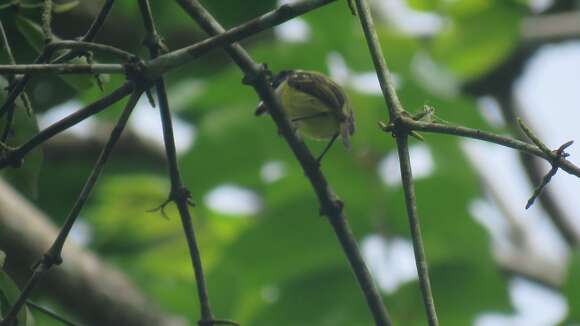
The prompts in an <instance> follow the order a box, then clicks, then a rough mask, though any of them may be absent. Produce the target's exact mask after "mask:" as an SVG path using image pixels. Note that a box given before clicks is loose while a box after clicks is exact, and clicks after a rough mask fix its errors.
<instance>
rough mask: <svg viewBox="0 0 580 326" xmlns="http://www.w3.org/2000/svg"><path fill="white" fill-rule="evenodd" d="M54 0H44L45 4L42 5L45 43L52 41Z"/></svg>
mask: <svg viewBox="0 0 580 326" xmlns="http://www.w3.org/2000/svg"><path fill="white" fill-rule="evenodd" d="M52 5H53V3H52V0H44V5H43V6H42V18H41V19H42V34H43V36H44V43H45V44H49V43H50V42H52V39H53V35H52V28H51V26H50V25H51V24H52Z"/></svg>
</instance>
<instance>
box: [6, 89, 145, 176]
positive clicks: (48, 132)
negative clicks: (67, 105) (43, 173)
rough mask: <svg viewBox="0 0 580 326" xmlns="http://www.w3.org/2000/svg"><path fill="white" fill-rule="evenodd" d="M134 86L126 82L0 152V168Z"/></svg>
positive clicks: (10, 163)
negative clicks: (25, 139)
mask: <svg viewBox="0 0 580 326" xmlns="http://www.w3.org/2000/svg"><path fill="white" fill-rule="evenodd" d="M134 89H135V86H134V85H133V83H132V82H127V83H125V84H124V85H123V86H121V87H119V88H118V89H117V90H115V91H114V92H112V93H111V94H109V95H107V96H105V97H103V98H100V99H99V100H97V101H95V102H93V103H91V104H89V105H88V106H86V107H84V108H82V109H80V110H78V111H77V112H75V113H73V114H71V115H69V116H67V117H66V118H63V119H62V120H60V121H58V122H55V123H54V124H52V125H50V126H49V127H47V128H46V129H44V130H42V131H40V132H39V133H38V134H36V135H35V136H34V137H32V138H31V139H30V140H29V141H27V142H26V143H24V144H22V145H20V146H19V147H17V148H15V149H13V150H8V151H7V152H6V153H2V152H0V169H2V168H4V167H6V166H19V165H20V164H21V162H22V159H23V158H24V157H25V156H26V154H28V153H29V152H30V151H31V150H33V149H34V148H36V147H37V146H39V145H41V144H42V143H44V142H45V141H47V140H48V139H50V138H52V137H54V136H55V135H57V134H59V133H61V132H62V131H64V130H66V129H68V128H70V127H72V126H74V125H76V124H77V123H79V122H81V121H83V120H84V119H86V118H88V117H90V116H92V115H95V114H97V113H99V112H101V111H103V110H105V109H106V108H108V107H109V106H111V105H113V104H114V103H116V102H118V101H120V100H121V99H123V98H124V97H125V96H127V95H129V94H130V93H131V92H133V91H134Z"/></svg>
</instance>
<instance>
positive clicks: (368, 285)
mask: <svg viewBox="0 0 580 326" xmlns="http://www.w3.org/2000/svg"><path fill="white" fill-rule="evenodd" d="M177 2H178V3H179V5H180V6H181V7H182V8H183V9H184V10H185V11H186V12H187V13H188V14H189V15H190V16H191V17H192V18H193V19H194V20H195V21H196V22H197V23H198V24H199V25H201V27H202V28H203V29H204V30H205V31H206V32H207V33H208V34H210V35H217V34H220V33H223V32H224V29H223V27H222V26H221V25H220V24H219V23H218V22H217V21H216V20H215V19H214V18H213V17H212V16H211V14H210V13H209V12H208V11H207V10H206V9H205V8H204V7H203V6H202V5H201V4H200V3H199V1H197V0H177ZM308 2H309V3H310V2H311V3H315V4H319V6H321V5H322V4H325V3H328V2H329V1H308ZM225 50H226V52H227V53H228V54H229V55H230V56H231V57H232V60H233V61H235V62H236V64H238V66H239V67H240V69H241V70H242V71H243V72H244V74H245V77H244V82H245V83H247V84H250V85H251V86H252V87H254V89H255V90H256V92H257V93H258V95H259V96H260V98H261V99H262V101H263V103H265V105H266V106H268V108H269V112H270V115H271V117H272V119H273V120H274V122H275V123H276V125H277V126H278V129H279V130H280V133H281V134H282V136H283V137H284V139H285V140H286V142H287V143H288V145H289V146H290V149H291V150H292V152H293V153H294V155H295V156H296V159H297V160H298V162H299V163H300V165H301V166H302V169H303V170H304V173H305V174H306V176H307V177H308V179H309V181H310V183H311V185H312V187H313V189H314V191H315V192H316V195H317V197H318V201H319V203H320V213H321V214H322V215H325V216H327V217H328V219H329V222H330V223H331V225H332V227H333V228H334V231H335V233H336V236H337V238H338V239H339V241H340V243H341V245H342V248H343V251H344V253H345V254H346V256H347V258H348V261H349V263H350V265H351V267H352V269H353V271H354V274H355V276H356V279H357V281H358V283H359V286H360V287H361V289H362V291H363V293H364V296H365V298H366V300H367V304H368V306H369V309H370V310H371V312H372V315H373V318H374V320H375V323H376V324H377V325H381V326H382V325H391V324H392V323H391V321H390V318H389V317H388V315H387V311H386V309H385V306H384V304H383V302H382V298H381V296H380V294H379V292H378V290H377V288H376V286H375V284H374V282H373V280H372V277H371V275H370V273H369V272H368V269H367V268H366V265H365V263H364V261H363V259H362V257H361V254H360V251H359V249H358V245H357V243H356V239H355V237H354V236H353V234H352V231H351V229H350V226H349V224H348V222H347V220H346V216H345V214H344V212H343V209H342V208H343V203H342V201H340V200H339V199H338V197H337V196H336V194H335V193H334V191H333V190H332V189H331V187H330V186H329V184H328V182H327V180H326V178H325V177H324V175H323V174H322V172H321V170H320V166H319V165H318V163H317V162H316V159H315V158H314V156H312V154H311V153H310V151H309V150H308V148H307V147H306V145H305V144H304V142H302V141H301V140H300V139H298V138H297V137H296V135H295V133H294V131H293V129H292V127H291V126H290V123H289V121H288V119H287V118H286V115H285V113H284V111H283V110H282V107H281V104H280V101H279V99H278V98H277V96H276V95H275V94H274V91H273V90H272V88H271V86H270V84H269V82H268V79H267V71H266V69H265V67H264V66H263V65H259V64H257V63H255V62H254V61H253V60H252V58H251V57H250V55H249V54H248V53H247V52H246V51H245V50H244V49H243V48H242V47H241V46H240V45H238V44H232V45H230V46H227V47H226V48H225Z"/></svg>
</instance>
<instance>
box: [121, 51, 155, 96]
mask: <svg viewBox="0 0 580 326" xmlns="http://www.w3.org/2000/svg"><path fill="white" fill-rule="evenodd" d="M124 67H125V75H126V76H127V79H128V80H130V81H132V82H134V83H135V86H136V87H137V89H142V90H145V89H148V88H149V85H150V84H151V80H149V78H147V75H146V74H145V72H146V67H145V64H144V63H143V61H141V59H140V58H139V57H137V56H135V57H133V58H132V59H131V60H130V61H129V62H127V63H125V64H124Z"/></svg>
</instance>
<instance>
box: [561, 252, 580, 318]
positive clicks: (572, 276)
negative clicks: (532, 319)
mask: <svg viewBox="0 0 580 326" xmlns="http://www.w3.org/2000/svg"><path fill="white" fill-rule="evenodd" d="M563 293H564V295H565V296H566V299H567V300H568V309H569V311H568V319H567V320H568V322H567V323H566V325H568V324H574V323H580V305H579V304H578V303H580V251H578V250H576V252H575V253H574V255H572V257H571V261H570V266H569V267H568V280H567V281H566V283H565V284H564V288H563Z"/></svg>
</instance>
